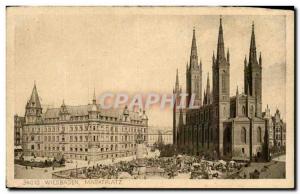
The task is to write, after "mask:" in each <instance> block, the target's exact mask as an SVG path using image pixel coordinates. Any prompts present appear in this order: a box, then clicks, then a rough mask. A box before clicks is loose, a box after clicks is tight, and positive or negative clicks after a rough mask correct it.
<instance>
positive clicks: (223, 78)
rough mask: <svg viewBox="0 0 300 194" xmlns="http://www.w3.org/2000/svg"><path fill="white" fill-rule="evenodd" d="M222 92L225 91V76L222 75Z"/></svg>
mask: <svg viewBox="0 0 300 194" xmlns="http://www.w3.org/2000/svg"><path fill="white" fill-rule="evenodd" d="M222 91H223V92H225V91H226V83H225V75H222Z"/></svg>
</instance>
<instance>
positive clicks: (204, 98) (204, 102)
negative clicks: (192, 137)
mask: <svg viewBox="0 0 300 194" xmlns="http://www.w3.org/2000/svg"><path fill="white" fill-rule="evenodd" d="M203 96H204V97H203V104H206V91H205V89H204V93H203Z"/></svg>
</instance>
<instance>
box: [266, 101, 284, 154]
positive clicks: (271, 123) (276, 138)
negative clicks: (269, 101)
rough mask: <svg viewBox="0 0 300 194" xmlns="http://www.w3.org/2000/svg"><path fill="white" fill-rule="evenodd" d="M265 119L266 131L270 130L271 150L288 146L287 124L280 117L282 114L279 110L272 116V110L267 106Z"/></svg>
mask: <svg viewBox="0 0 300 194" xmlns="http://www.w3.org/2000/svg"><path fill="white" fill-rule="evenodd" d="M263 117H264V119H265V120H266V129H267V130H268V137H269V139H268V141H269V142H268V143H269V148H273V147H277V148H282V147H285V146H286V124H285V123H284V122H283V120H282V118H281V117H280V112H279V110H278V109H277V110H276V112H275V114H274V116H271V114H270V109H269V107H268V106H267V108H266V110H265V112H264V113H263Z"/></svg>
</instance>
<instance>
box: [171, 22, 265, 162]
mask: <svg viewBox="0 0 300 194" xmlns="http://www.w3.org/2000/svg"><path fill="white" fill-rule="evenodd" d="M240 65H243V66H244V91H242V92H241V93H240V92H239V90H238V88H236V95H235V96H230V94H229V92H230V53H229V49H228V50H227V53H226V54H225V44H224V37H223V26H222V18H220V24H219V33H218V43H217V53H216V56H215V54H214V53H213V54H212V66H211V68H212V89H211V87H210V79H209V75H208V78H207V84H206V89H204V93H203V103H202V104H201V103H200V102H199V100H202V99H201V95H202V92H201V90H202V87H201V85H202V63H201V60H200V61H199V60H198V53H197V45H196V37H195V30H193V38H192V46H191V55H190V63H189V64H188V65H187V70H186V75H187V76H186V79H187V80H186V83H187V88H186V90H187V94H188V102H187V107H186V108H177V107H178V103H179V101H180V97H179V94H180V93H181V88H180V86H179V80H178V72H177V75H176V84H175V88H174V90H173V93H174V95H175V96H176V98H175V99H176V100H175V106H174V111H173V119H174V120H173V134H174V139H173V141H174V144H175V145H176V147H177V150H178V151H179V152H184V153H192V154H199V153H206V154H210V153H213V152H216V153H217V154H218V156H219V157H221V158H230V159H242V160H251V159H252V157H254V156H256V157H261V156H262V154H263V145H264V141H265V128H266V124H265V120H264V119H263V118H262V57H261V54H260V55H259V57H258V56H257V51H256V43H255V29H254V24H252V32H251V41H250V49H249V58H248V61H247V59H246V57H245V60H244V64H243V63H241V64H240ZM194 93H196V95H195V102H196V105H201V106H200V107H199V108H194V109H193V108H188V104H189V103H190V100H191V98H190V96H191V95H192V94H194Z"/></svg>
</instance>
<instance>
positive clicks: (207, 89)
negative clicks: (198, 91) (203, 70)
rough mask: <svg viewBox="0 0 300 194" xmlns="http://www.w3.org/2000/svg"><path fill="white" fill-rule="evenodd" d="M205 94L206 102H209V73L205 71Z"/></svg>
mask: <svg viewBox="0 0 300 194" xmlns="http://www.w3.org/2000/svg"><path fill="white" fill-rule="evenodd" d="M206 96H207V99H206V102H207V104H209V103H210V98H211V97H210V83H209V73H208V72H207V83H206Z"/></svg>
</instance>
